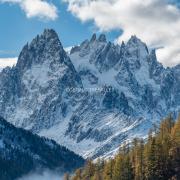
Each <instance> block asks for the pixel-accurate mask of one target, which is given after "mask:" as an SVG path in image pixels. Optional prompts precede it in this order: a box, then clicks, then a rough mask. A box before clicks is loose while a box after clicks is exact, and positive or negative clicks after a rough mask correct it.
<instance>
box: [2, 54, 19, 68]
mask: <svg viewBox="0 0 180 180" xmlns="http://www.w3.org/2000/svg"><path fill="white" fill-rule="evenodd" d="M17 59H18V58H17V57H14V58H0V70H2V69H3V68H5V67H7V66H9V67H12V66H13V65H15V64H16V63H17Z"/></svg>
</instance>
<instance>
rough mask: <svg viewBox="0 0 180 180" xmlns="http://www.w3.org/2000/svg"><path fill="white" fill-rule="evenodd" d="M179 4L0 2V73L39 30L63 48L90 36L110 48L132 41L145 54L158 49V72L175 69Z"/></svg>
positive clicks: (179, 48) (179, 50)
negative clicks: (51, 33)
mask: <svg viewBox="0 0 180 180" xmlns="http://www.w3.org/2000/svg"><path fill="white" fill-rule="evenodd" d="M179 4H180V0H146V1H142V0H126V1H124V0H96V1H93V0H0V68H1V66H2V65H3V66H6V64H8V62H10V61H11V58H14V57H17V56H18V54H19V53H20V51H21V49H22V47H23V46H24V44H26V43H27V42H30V41H31V40H32V39H33V38H34V37H35V36H36V35H37V34H40V33H42V32H43V30H44V29H45V28H53V29H55V30H56V32H57V33H58V34H59V37H60V40H61V42H62V44H63V45H64V47H69V46H72V45H76V44H79V43H80V42H82V41H83V40H84V39H87V38H90V36H91V35H92V34H93V33H94V32H96V33H101V32H103V33H105V34H106V35H107V38H108V40H110V41H115V42H116V43H121V41H122V40H124V41H125V42H126V41H127V40H128V39H129V38H130V36H131V35H136V36H138V37H139V38H140V39H141V40H142V41H144V42H146V43H147V45H148V46H149V47H150V48H157V47H163V48H160V49H158V50H157V57H158V60H159V61H160V62H162V63H163V65H164V66H174V65H177V64H179V63H180V36H179V34H180V9H179ZM5 58H6V59H5ZM5 60H6V63H5ZM12 60H13V63H14V62H15V59H12Z"/></svg>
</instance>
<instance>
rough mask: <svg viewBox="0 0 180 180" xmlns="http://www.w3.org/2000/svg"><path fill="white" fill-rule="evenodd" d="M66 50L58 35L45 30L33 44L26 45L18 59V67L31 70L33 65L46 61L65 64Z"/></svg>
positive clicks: (51, 30)
mask: <svg viewBox="0 0 180 180" xmlns="http://www.w3.org/2000/svg"><path fill="white" fill-rule="evenodd" d="M64 54H65V53H64V50H63V47H62V44H61V42H60V40H59V37H58V34H57V33H56V32H55V31H54V30H53V29H45V30H44V32H43V33H42V34H41V35H37V36H36V37H35V38H34V39H33V40H32V42H31V43H29V44H26V45H25V46H24V48H23V49H22V51H21V53H20V56H19V58H18V62H17V67H18V68H19V69H21V70H23V69H27V68H30V67H31V66H32V64H42V63H43V62H45V61H53V62H55V61H57V62H59V63H62V62H63V59H64Z"/></svg>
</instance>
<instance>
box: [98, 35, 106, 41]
mask: <svg viewBox="0 0 180 180" xmlns="http://www.w3.org/2000/svg"><path fill="white" fill-rule="evenodd" d="M98 41H99V42H106V35H105V34H100V36H99V38H98Z"/></svg>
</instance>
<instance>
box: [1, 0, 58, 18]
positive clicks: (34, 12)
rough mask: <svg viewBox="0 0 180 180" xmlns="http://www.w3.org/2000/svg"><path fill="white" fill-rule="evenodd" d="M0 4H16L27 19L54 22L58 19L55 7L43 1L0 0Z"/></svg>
mask: <svg viewBox="0 0 180 180" xmlns="http://www.w3.org/2000/svg"><path fill="white" fill-rule="evenodd" d="M0 2H2V3H5V2H7V3H14V4H18V5H19V6H20V7H21V9H22V10H23V11H24V12H25V13H26V16H27V17H28V18H32V17H39V18H41V19H48V20H55V19H56V18H57V17H58V13H57V8H56V6H55V5H53V4H52V3H49V2H47V1H44V0H0Z"/></svg>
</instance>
